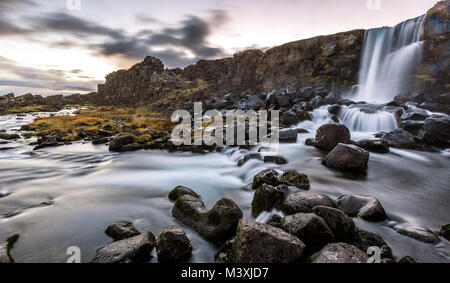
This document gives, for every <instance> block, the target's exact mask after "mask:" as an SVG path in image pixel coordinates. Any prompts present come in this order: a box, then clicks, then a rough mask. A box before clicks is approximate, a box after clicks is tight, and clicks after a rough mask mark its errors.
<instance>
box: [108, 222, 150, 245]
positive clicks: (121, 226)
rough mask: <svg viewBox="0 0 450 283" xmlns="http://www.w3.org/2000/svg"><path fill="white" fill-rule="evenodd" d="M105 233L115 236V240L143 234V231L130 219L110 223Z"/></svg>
mask: <svg viewBox="0 0 450 283" xmlns="http://www.w3.org/2000/svg"><path fill="white" fill-rule="evenodd" d="M105 234H106V235H108V236H110V237H111V238H113V240H114V241H120V240H123V239H128V238H131V237H134V236H137V235H139V234H141V232H139V231H138V230H137V229H136V227H134V225H133V223H131V222H129V221H120V222H116V223H114V224H111V225H109V226H108V227H107V228H106V230H105Z"/></svg>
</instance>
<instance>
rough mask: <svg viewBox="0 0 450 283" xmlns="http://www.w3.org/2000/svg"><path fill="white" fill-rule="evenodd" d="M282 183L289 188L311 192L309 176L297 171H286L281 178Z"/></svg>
mask: <svg viewBox="0 0 450 283" xmlns="http://www.w3.org/2000/svg"><path fill="white" fill-rule="evenodd" d="M280 182H281V183H282V184H286V185H289V186H295V187H297V188H299V189H302V190H309V188H310V184H309V179H308V176H306V175H305V174H303V173H301V172H299V171H297V170H287V171H285V172H284V173H283V175H282V176H281V178H280Z"/></svg>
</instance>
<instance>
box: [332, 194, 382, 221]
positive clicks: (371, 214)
mask: <svg viewBox="0 0 450 283" xmlns="http://www.w3.org/2000/svg"><path fill="white" fill-rule="evenodd" d="M337 205H338V207H339V208H340V209H341V210H342V211H344V212H345V213H347V214H348V215H350V216H359V217H361V218H362V219H364V220H367V221H373V222H377V221H383V220H385V219H386V212H385V211H384V208H383V206H382V205H381V203H380V202H379V201H378V200H377V199H376V198H373V197H370V196H360V195H344V196H340V197H339V198H338V201H337Z"/></svg>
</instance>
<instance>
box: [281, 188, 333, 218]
mask: <svg viewBox="0 0 450 283" xmlns="http://www.w3.org/2000/svg"><path fill="white" fill-rule="evenodd" d="M319 205H321V206H327V207H335V206H334V203H333V201H332V200H331V199H330V198H329V197H328V196H326V195H324V194H320V193H315V192H309V191H308V192H297V193H293V194H291V195H289V196H288V197H287V198H286V199H285V200H284V201H283V205H282V207H283V211H284V212H285V213H286V214H288V215H289V214H295V213H298V212H304V213H307V212H312V209H313V208H314V207H316V206H319Z"/></svg>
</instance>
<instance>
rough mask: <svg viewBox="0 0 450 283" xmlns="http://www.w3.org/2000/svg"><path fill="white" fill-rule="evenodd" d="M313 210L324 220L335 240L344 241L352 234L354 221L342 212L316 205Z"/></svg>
mask: <svg viewBox="0 0 450 283" xmlns="http://www.w3.org/2000/svg"><path fill="white" fill-rule="evenodd" d="M313 212H314V213H315V214H316V215H317V216H320V217H322V219H323V220H325V222H326V223H327V225H328V227H330V229H331V231H332V232H333V234H334V236H335V237H336V240H337V241H342V242H346V241H347V240H349V239H350V238H351V237H352V236H353V233H354V231H355V223H354V222H353V219H351V218H350V217H348V216H347V215H346V214H345V213H344V212H342V211H340V210H339V209H336V208H332V207H327V206H316V207H314V208H313Z"/></svg>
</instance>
